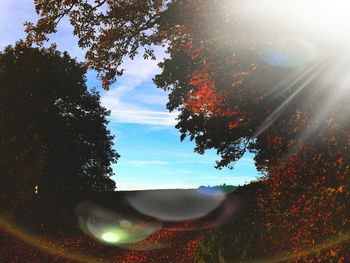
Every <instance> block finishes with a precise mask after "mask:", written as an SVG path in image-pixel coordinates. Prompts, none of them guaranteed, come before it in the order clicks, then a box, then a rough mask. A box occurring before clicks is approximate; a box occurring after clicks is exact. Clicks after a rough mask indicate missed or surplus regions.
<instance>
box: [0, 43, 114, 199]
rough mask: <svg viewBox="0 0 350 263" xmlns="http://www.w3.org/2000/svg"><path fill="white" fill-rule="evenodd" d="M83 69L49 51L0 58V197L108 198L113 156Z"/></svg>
mask: <svg viewBox="0 0 350 263" xmlns="http://www.w3.org/2000/svg"><path fill="white" fill-rule="evenodd" d="M85 73H86V68H85V67H84V66H82V65H81V64H79V63H78V62H76V60H74V59H72V58H70V57H69V55H68V54H67V53H63V54H61V53H60V52H58V51H56V50H55V48H54V47H51V48H49V49H44V48H42V49H39V48H30V47H27V46H26V45H24V43H22V42H19V43H17V44H16V45H15V46H14V47H11V46H9V47H7V48H6V49H5V50H4V51H3V52H1V53H0V83H1V84H0V85H1V86H0V112H1V115H0V118H1V121H0V123H1V124H2V126H1V130H0V132H1V134H0V135H1V137H2V141H1V158H0V159H1V162H0V164H1V165H0V168H1V178H2V180H1V181H2V183H1V190H2V193H4V192H7V193H9V192H10V193H13V194H14V193H19V192H25V193H26V194H28V193H30V194H34V187H35V186H36V185H37V186H38V187H39V189H38V190H39V193H53V192H58V191H60V192H61V191H65V192H66V191H76V190H91V191H105V190H107V191H112V190H114V189H115V182H114V181H113V180H112V179H110V177H111V176H112V175H113V171H112V168H111V164H113V163H115V162H116V161H117V159H118V157H119V155H118V154H117V153H116V152H115V150H114V149H113V148H112V146H113V138H114V137H113V136H112V135H111V134H110V132H109V130H108V129H107V124H108V121H107V119H106V118H107V116H108V114H109V112H108V111H107V110H106V109H105V108H103V107H102V106H101V105H100V96H99V94H98V93H97V92H96V91H91V92H90V91H88V90H87V87H86V84H85V82H86V78H85Z"/></svg>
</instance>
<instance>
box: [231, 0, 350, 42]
mask: <svg viewBox="0 0 350 263" xmlns="http://www.w3.org/2000/svg"><path fill="white" fill-rule="evenodd" d="M232 8H233V9H234V10H238V11H234V12H238V15H239V16H240V17H241V18H242V19H243V21H245V22H247V23H248V24H251V23H252V24H253V26H254V28H255V30H256V31H257V33H260V32H263V33H264V34H270V36H279V35H281V34H284V35H285V34H289V35H291V36H296V35H297V36H301V37H307V38H311V39H314V40H316V41H321V42H323V44H325V45H327V46H329V45H330V44H331V45H334V44H337V45H339V44H341V45H342V46H343V47H346V45H345V44H346V43H345V42H348V41H350V16H349V8H350V1H347V0H284V1H280V0H262V1H261V0H248V1H235V4H234V6H233V7H232Z"/></svg>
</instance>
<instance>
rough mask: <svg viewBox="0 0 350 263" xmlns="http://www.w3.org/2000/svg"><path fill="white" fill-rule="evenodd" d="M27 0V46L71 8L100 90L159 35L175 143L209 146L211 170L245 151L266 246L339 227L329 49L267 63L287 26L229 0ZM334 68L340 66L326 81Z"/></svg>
mask: <svg viewBox="0 0 350 263" xmlns="http://www.w3.org/2000/svg"><path fill="white" fill-rule="evenodd" d="M232 2H233V1H232ZM36 3H37V5H36V7H37V11H38V12H39V14H40V15H41V20H39V22H38V23H37V24H36V26H34V25H33V24H30V23H27V32H28V33H29V35H28V39H27V40H28V42H29V43H30V42H33V41H36V42H37V43H38V44H40V43H41V41H42V40H44V38H45V36H46V34H47V33H51V32H53V31H54V29H55V27H56V23H57V22H58V21H59V20H60V19H61V17H64V16H66V15H67V16H69V17H70V19H71V22H72V24H73V26H74V28H75V33H76V34H77V35H78V37H79V38H80V42H79V44H80V46H82V47H88V48H90V50H89V51H88V53H87V60H88V62H89V65H90V66H92V67H93V68H95V69H97V70H99V71H100V72H101V73H102V78H103V79H104V81H105V83H106V84H107V85H105V86H106V87H108V84H109V83H110V82H111V81H113V80H114V77H115V74H116V73H117V72H118V73H122V71H118V70H117V68H118V66H119V65H120V63H121V61H122V59H123V57H124V56H126V55H129V56H131V57H132V56H133V55H135V52H136V51H137V48H138V47H140V46H145V47H146V53H145V54H146V56H147V55H149V54H152V53H150V52H151V51H149V49H148V48H149V47H150V46H152V45H161V44H163V43H167V46H168V49H167V51H168V52H169V55H170V57H169V58H168V59H166V60H165V61H164V62H163V63H161V67H162V69H163V71H162V73H161V74H159V75H158V76H156V77H155V83H156V84H157V85H158V86H159V87H161V88H163V89H165V90H169V91H170V96H169V102H168V105H167V106H168V109H169V110H175V109H177V110H179V111H180V116H179V122H178V124H177V128H178V129H179V130H180V132H181V135H182V139H184V138H185V137H186V136H189V137H190V139H191V140H195V142H196V151H197V152H199V153H203V152H204V151H205V150H207V149H211V148H214V149H216V150H217V152H218V154H220V155H221V160H220V161H219V162H218V164H217V167H219V168H220V167H224V166H229V165H231V164H232V163H234V162H235V161H236V160H238V159H239V158H240V157H241V156H242V155H243V154H244V153H245V152H246V151H247V150H249V151H252V152H253V153H255V162H256V165H257V167H258V169H259V170H260V171H261V172H263V173H264V174H265V179H266V180H264V183H265V184H266V189H267V190H266V191H265V192H264V193H262V194H261V195H260V196H259V207H260V208H259V209H261V211H263V213H262V214H264V215H266V217H265V218H264V219H262V220H264V221H265V223H266V224H265V225H266V229H267V230H268V231H269V233H270V239H272V241H273V243H274V244H275V246H271V248H270V249H272V251H269V252H267V253H271V254H273V253H277V252H281V251H285V250H288V251H299V252H300V251H302V250H304V249H305V247H306V246H312V245H313V244H315V243H317V241H318V242H320V241H322V240H325V239H327V238H329V237H331V236H333V235H335V234H338V235H341V234H342V233H343V232H344V231H347V229H349V227H350V223H349V221H348V219H347V218H349V214H348V212H347V211H350V209H349V204H348V203H347V202H346V201H345V200H347V198H349V194H350V192H349V189H348V186H349V185H350V181H349V176H348V172H349V167H350V160H349V159H348V158H347V157H346V156H349V142H350V141H349V138H350V121H349V120H350V118H349V117H350V110H349V107H348V103H347V101H348V100H349V97H350V94H349V92H348V90H346V89H344V87H342V86H340V85H338V84H337V83H338V81H339V80H341V77H342V76H343V75H344V70H345V68H347V66H348V65H347V64H345V65H340V66H339V65H337V61H336V60H333V56H331V57H327V56H325V57H324V58H323V57H320V58H319V59H314V58H312V59H306V60H304V61H302V63H301V64H300V65H297V64H295V62H294V64H293V65H292V66H290V67H284V66H283V67H278V66H276V64H274V63H269V61H268V57H269V52H266V50H268V49H269V47H271V46H272V47H274V46H281V43H280V39H278V38H276V37H275V36H278V35H280V34H286V33H288V32H282V31H281V32H278V31H276V30H275V31H271V32H267V31H263V30H261V31H259V30H257V29H256V28H255V27H256V24H251V23H250V21H246V20H245V19H244V17H240V15H239V13H237V12H236V10H235V9H234V8H232V6H230V4H231V3H230V1H213V0H195V1H186V0H183V1H181V0H173V1H141V2H139V1H117V0H116V1H97V2H95V6H93V5H92V4H88V3H86V1H82V0H80V1H60V2H57V4H51V5H50V1H47V0H42V1H37V2H36ZM103 5H104V7H105V8H101V9H99V8H100V7H102V6H103ZM78 10H79V11H81V14H82V16H81V17H80V18H79V19H77V18H76V15H75V14H76V13H77V12H78ZM103 10H107V12H103ZM86 28H87V29H86ZM83 29H84V30H83ZM96 29H100V30H96ZM282 30H286V29H285V28H283V29H282ZM130 40H131V41H130ZM128 41H130V45H129V44H128V43H129V42H128ZM117 43H123V44H122V45H117V47H118V50H116V49H115V46H116V45H115V44H117ZM283 45H286V46H285V48H286V49H287V50H288V49H293V48H294V47H295V46H298V42H294V43H293V41H289V42H288V43H287V44H283ZM321 53H322V52H321ZM92 54H95V55H92ZM333 66H337V69H338V73H336V74H335V76H334V75H333V76H331V77H330V78H328V79H327V78H325V77H324V76H327V74H328V73H329V72H332V73H333V72H334V70H333ZM319 218H322V219H324V222H320V220H319ZM291 229H293V230H295V231H291ZM267 250H269V249H267ZM339 251H341V250H340V249H339ZM339 253H340V252H339ZM333 254H334V253H333ZM333 254H332V253H330V255H333ZM339 259H341V254H339Z"/></svg>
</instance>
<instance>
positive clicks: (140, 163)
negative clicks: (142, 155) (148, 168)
mask: <svg viewBox="0 0 350 263" xmlns="http://www.w3.org/2000/svg"><path fill="white" fill-rule="evenodd" d="M125 163H127V164H128V165H135V166H145V165H152V166H159V165H169V164H170V163H169V162H165V161H161V160H132V161H126V162H125Z"/></svg>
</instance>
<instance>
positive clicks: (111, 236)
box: [102, 232, 120, 243]
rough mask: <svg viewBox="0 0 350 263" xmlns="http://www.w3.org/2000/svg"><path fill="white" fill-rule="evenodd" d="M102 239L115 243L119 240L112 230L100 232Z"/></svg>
mask: <svg viewBox="0 0 350 263" xmlns="http://www.w3.org/2000/svg"><path fill="white" fill-rule="evenodd" d="M102 239H103V240H104V241H106V242H108V243H116V242H118V241H119V239H120V238H119V236H118V235H117V234H116V233H113V232H106V233H104V234H102Z"/></svg>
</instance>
